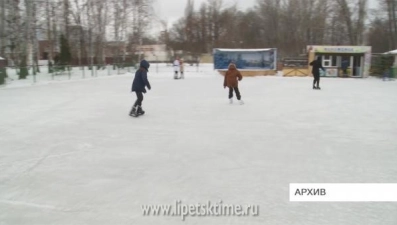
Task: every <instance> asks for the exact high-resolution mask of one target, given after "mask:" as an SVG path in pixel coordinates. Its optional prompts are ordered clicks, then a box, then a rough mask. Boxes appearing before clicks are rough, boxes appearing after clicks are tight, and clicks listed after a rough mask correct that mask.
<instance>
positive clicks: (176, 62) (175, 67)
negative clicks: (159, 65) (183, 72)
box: [173, 57, 180, 80]
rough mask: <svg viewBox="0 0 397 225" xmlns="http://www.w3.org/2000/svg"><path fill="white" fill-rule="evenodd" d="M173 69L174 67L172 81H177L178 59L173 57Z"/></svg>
mask: <svg viewBox="0 0 397 225" xmlns="http://www.w3.org/2000/svg"><path fill="white" fill-rule="evenodd" d="M173 67H174V79H175V80H177V79H179V77H178V73H179V68H180V62H179V57H175V60H174V63H173Z"/></svg>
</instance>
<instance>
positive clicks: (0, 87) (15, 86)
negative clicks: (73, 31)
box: [0, 72, 133, 90]
mask: <svg viewBox="0 0 397 225" xmlns="http://www.w3.org/2000/svg"><path fill="white" fill-rule="evenodd" d="M132 75H133V73H130V72H127V73H124V74H118V75H110V76H98V77H86V78H84V79H75V80H48V81H38V82H36V83H22V82H21V83H19V82H18V81H17V82H15V83H9V84H5V85H0V90H7V89H18V88H32V87H40V86H45V85H52V84H65V83H74V82H85V81H93V80H98V79H99V80H102V79H113V78H116V77H128V76H132Z"/></svg>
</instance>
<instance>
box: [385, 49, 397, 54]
mask: <svg viewBox="0 0 397 225" xmlns="http://www.w3.org/2000/svg"><path fill="white" fill-rule="evenodd" d="M384 54H388V55H397V49H396V50H393V51H390V52H385V53H384Z"/></svg>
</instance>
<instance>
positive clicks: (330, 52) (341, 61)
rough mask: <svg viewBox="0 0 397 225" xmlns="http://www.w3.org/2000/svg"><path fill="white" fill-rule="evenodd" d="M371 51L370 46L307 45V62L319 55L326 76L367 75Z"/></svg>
mask: <svg viewBox="0 0 397 225" xmlns="http://www.w3.org/2000/svg"><path fill="white" fill-rule="evenodd" d="M371 51H372V47H371V46H318V45H311V46H307V52H308V58H309V63H310V62H311V61H313V60H314V59H316V58H317V57H318V56H321V60H322V65H323V67H324V68H325V70H326V72H325V75H324V76H326V77H360V78H361V77H368V76H369V70H370V67H371ZM346 68H347V69H346ZM309 71H311V67H310V65H309Z"/></svg>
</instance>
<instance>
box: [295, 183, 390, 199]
mask: <svg viewBox="0 0 397 225" xmlns="http://www.w3.org/2000/svg"><path fill="white" fill-rule="evenodd" d="M289 200H290V202H397V183H291V184H290V185H289Z"/></svg>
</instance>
